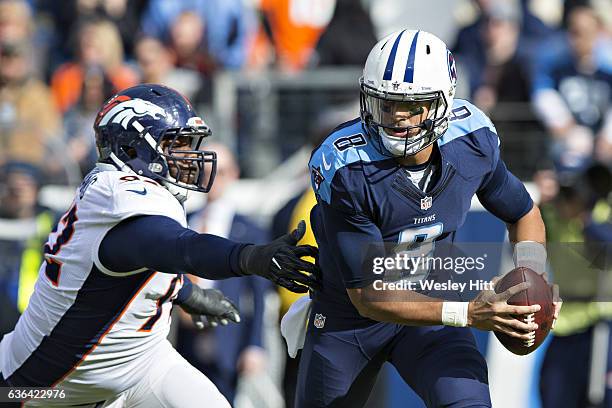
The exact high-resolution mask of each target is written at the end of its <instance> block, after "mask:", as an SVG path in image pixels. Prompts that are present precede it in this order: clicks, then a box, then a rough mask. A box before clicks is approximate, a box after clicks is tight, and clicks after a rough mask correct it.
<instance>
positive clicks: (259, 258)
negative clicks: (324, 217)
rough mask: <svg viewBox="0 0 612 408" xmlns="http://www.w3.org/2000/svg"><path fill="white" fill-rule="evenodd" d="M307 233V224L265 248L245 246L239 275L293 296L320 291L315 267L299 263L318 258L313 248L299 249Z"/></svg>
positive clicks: (317, 271)
mask: <svg viewBox="0 0 612 408" xmlns="http://www.w3.org/2000/svg"><path fill="white" fill-rule="evenodd" d="M305 232H306V223H305V222H304V221H300V223H299V224H298V226H297V228H296V229H294V230H293V231H292V232H291V233H290V234H285V235H283V236H281V237H278V238H276V239H275V240H274V241H272V242H270V243H268V244H265V245H248V246H246V247H244V248H243V249H242V251H240V271H241V273H243V274H244V275H259V276H263V277H264V278H266V279H269V280H271V281H272V282H274V283H276V284H277V285H280V286H283V287H285V288H287V289H289V290H290V291H292V292H296V293H305V292H308V289H309V288H310V289H314V290H319V289H321V280H320V277H321V272H320V270H319V267H318V266H317V265H316V264H313V263H311V262H308V261H304V260H302V259H300V258H301V257H303V256H312V257H314V258H315V259H316V258H317V256H318V253H319V251H318V249H317V248H316V247H313V246H312V245H298V246H296V244H297V243H298V241H299V240H300V239H302V237H303V236H304V233H305Z"/></svg>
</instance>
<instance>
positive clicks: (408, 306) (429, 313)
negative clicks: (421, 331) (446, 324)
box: [348, 288, 443, 326]
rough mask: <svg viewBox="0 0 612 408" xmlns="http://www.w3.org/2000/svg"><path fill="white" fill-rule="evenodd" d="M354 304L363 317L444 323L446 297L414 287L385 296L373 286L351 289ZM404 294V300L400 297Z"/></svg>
mask: <svg viewBox="0 0 612 408" xmlns="http://www.w3.org/2000/svg"><path fill="white" fill-rule="evenodd" d="M348 293H349V297H350V298H351V301H352V302H353V305H355V307H356V308H357V310H358V311H359V314H361V315H362V316H364V317H367V318H369V319H372V320H376V321H379V322H388V323H396V324H405V325H410V326H430V325H439V324H442V304H443V301H442V300H440V299H435V298H432V297H429V296H425V295H421V294H419V293H416V292H412V291H405V292H402V293H401V295H400V294H398V293H397V292H393V293H391V294H390V296H389V297H391V298H392V299H393V300H385V294H384V292H383V291H374V290H373V289H371V288H370V289H349V290H348ZM399 296H401V298H402V299H401V300H400V299H398V297H399Z"/></svg>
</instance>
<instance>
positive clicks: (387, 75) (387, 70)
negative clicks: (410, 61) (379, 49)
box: [383, 30, 406, 81]
mask: <svg viewBox="0 0 612 408" xmlns="http://www.w3.org/2000/svg"><path fill="white" fill-rule="evenodd" d="M404 31H406V30H404ZM404 31H402V32H401V33H400V34H399V35H398V36H397V38H396V39H395V42H394V43H393V47H391V54H389V59H388V60H387V66H386V67H385V74H384V75H383V80H385V81H388V80H390V79H391V76H392V75H393V64H395V54H397V47H398V46H399V42H400V39H401V38H402V35H403V34H404Z"/></svg>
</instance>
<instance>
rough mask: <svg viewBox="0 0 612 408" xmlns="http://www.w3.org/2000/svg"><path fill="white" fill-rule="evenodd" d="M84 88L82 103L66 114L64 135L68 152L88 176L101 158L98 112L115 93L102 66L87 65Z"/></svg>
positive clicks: (81, 97)
mask: <svg viewBox="0 0 612 408" xmlns="http://www.w3.org/2000/svg"><path fill="white" fill-rule="evenodd" d="M82 87H83V88H82V91H81V95H80V97H79V100H78V102H77V103H76V104H74V105H73V106H72V107H71V108H70V109H69V110H68V112H66V114H65V115H64V129H65V135H64V137H65V143H66V145H67V153H68V155H69V156H70V158H72V160H73V161H74V163H76V164H77V165H78V167H79V170H80V174H81V176H84V175H85V174H87V173H89V171H90V170H91V169H93V167H94V166H95V164H96V162H97V160H98V153H97V150H96V143H95V136H94V132H93V127H92V124H93V123H94V119H95V118H96V113H97V112H98V110H99V109H100V106H102V104H103V103H104V101H106V100H107V99H108V98H110V97H111V96H113V94H114V93H115V92H114V86H113V84H112V82H111V80H110V78H109V77H108V76H107V75H106V73H105V72H104V69H102V67H100V66H98V65H90V66H87V67H86V68H85V70H84V72H83V84H82Z"/></svg>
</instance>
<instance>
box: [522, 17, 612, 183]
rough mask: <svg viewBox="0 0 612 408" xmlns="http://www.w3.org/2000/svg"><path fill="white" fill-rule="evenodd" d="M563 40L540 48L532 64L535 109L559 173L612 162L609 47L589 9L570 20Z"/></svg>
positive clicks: (611, 78) (611, 72) (611, 96)
mask: <svg viewBox="0 0 612 408" xmlns="http://www.w3.org/2000/svg"><path fill="white" fill-rule="evenodd" d="M568 23H569V28H568V32H567V37H566V38H565V41H564V42H563V43H562V44H561V45H560V46H558V45H559V44H556V43H551V44H544V46H543V49H542V51H541V55H540V57H539V58H538V60H537V61H536V64H535V73H534V81H533V95H532V99H533V104H534V108H535V110H536V113H537V114H538V115H539V117H540V119H541V120H542V122H543V123H544V125H545V126H546V128H547V129H548V131H549V133H550V134H551V135H552V137H553V145H552V156H553V160H554V162H555V164H556V166H557V168H558V169H559V170H560V171H568V172H572V171H579V170H580V169H583V168H584V167H585V166H587V165H588V164H589V162H590V161H591V159H592V156H593V154H594V153H595V158H596V159H599V160H602V161H607V162H609V161H610V160H612V59H611V58H609V54H610V52H609V50H610V49H611V48H610V47H612V42H610V39H609V38H606V37H605V36H604V33H603V32H602V26H601V22H600V20H599V18H598V17H597V15H596V14H595V13H594V11H593V10H592V9H591V8H588V7H576V8H574V9H573V10H572V11H571V12H570V13H569V16H568Z"/></svg>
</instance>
